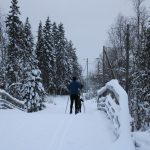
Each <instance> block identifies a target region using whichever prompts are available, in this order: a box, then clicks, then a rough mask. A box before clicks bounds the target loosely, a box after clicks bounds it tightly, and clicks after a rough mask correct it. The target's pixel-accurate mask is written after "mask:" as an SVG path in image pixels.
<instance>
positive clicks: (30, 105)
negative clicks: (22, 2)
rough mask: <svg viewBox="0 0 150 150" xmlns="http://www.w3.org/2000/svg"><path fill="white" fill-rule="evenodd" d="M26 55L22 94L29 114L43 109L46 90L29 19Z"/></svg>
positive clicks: (24, 55)
mask: <svg viewBox="0 0 150 150" xmlns="http://www.w3.org/2000/svg"><path fill="white" fill-rule="evenodd" d="M24 45H25V49H24V53H23V54H22V75H23V76H22V81H23V82H22V89H21V94H22V97H23V100H24V101H25V108H26V109H27V111H28V112H33V111H34V112H35V111H38V110H41V109H43V106H44V105H43V102H44V97H43V96H44V88H43V86H42V84H41V78H40V75H41V71H40V70H39V69H38V64H37V59H36V54H35V52H34V48H33V47H34V41H33V35H32V32H31V25H30V23H29V19H28V18H27V19H26V22H25V25H24Z"/></svg>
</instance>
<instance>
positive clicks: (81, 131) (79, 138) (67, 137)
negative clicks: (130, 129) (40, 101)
mask: <svg viewBox="0 0 150 150" xmlns="http://www.w3.org/2000/svg"><path fill="white" fill-rule="evenodd" d="M68 98H69V96H55V97H54V96H53V97H52V96H47V97H46V101H47V103H46V106H47V107H46V109H45V110H43V111H39V112H36V113H25V112H23V111H19V110H17V109H13V110H9V109H7V110H0V119H1V123H0V149H1V150H130V149H131V148H132V145H130V146H131V147H130V148H129V146H128V145H124V143H126V144H129V143H130V141H129V140H130V138H129V139H125V138H123V136H122V139H121V138H120V140H117V141H116V137H115V135H114V134H113V133H114V132H113V130H114V128H113V127H112V122H111V121H110V120H108V119H107V117H106V115H105V114H104V112H102V111H98V110H97V103H96V101H95V100H94V99H93V100H88V101H84V104H85V113H84V111H83V108H82V113H80V114H77V115H75V114H72V115H70V114H69V104H68V107H67V113H66V114H65V109H66V104H67V101H68ZM148 134H149V133H147V136H144V135H143V137H145V138H149V139H150V136H149V135H148ZM133 137H134V138H133V141H136V140H137V141H139V139H140V137H141V140H140V141H142V139H143V137H142V136H141V133H140V134H137V133H136V134H135V135H133ZM125 140H127V141H126V142H124V141H125ZM144 141H145V142H147V141H146V140H145V139H144ZM144 146H145V145H144ZM145 147H146V146H145ZM137 150H148V147H147V149H140V148H139V149H137Z"/></svg>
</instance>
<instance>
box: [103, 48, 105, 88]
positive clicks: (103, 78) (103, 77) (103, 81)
mask: <svg viewBox="0 0 150 150" xmlns="http://www.w3.org/2000/svg"><path fill="white" fill-rule="evenodd" d="M104 51H105V46H103V86H104V85H105V70H104V69H105V66H104V58H105V56H104Z"/></svg>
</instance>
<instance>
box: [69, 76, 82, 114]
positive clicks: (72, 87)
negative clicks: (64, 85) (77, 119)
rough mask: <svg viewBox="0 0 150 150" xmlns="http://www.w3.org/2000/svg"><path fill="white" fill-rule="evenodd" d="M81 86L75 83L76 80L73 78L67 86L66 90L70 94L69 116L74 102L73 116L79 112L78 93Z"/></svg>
mask: <svg viewBox="0 0 150 150" xmlns="http://www.w3.org/2000/svg"><path fill="white" fill-rule="evenodd" d="M82 87H83V85H82V84H81V83H79V82H77V78H76V77H73V78H72V82H71V83H70V84H69V85H68V90H69V93H70V100H71V103H70V114H72V107H73V104H74V102H75V114H77V113H78V112H79V100H80V96H79V91H80V90H81V89H82Z"/></svg>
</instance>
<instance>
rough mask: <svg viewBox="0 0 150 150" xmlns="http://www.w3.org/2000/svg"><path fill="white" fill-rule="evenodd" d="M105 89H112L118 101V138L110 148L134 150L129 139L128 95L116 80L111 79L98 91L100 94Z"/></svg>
mask: <svg viewBox="0 0 150 150" xmlns="http://www.w3.org/2000/svg"><path fill="white" fill-rule="evenodd" d="M106 89H109V90H111V91H113V93H114V94H115V96H116V98H117V100H118V101H119V106H120V111H119V113H118V115H119V116H118V117H119V123H120V128H119V135H120V136H119V139H118V140H117V141H116V142H115V143H114V144H113V146H112V148H113V149H117V148H119V147H120V149H122V150H134V149H135V148H134V145H133V141H132V139H131V129H130V122H131V116H130V114H129V107H128V95H127V93H126V92H125V90H124V89H123V88H122V87H121V86H120V85H119V83H118V81H117V80H111V81H110V82H108V83H107V84H106V85H105V86H104V87H103V88H102V89H100V90H99V91H98V95H101V94H102V93H103V92H104V91H105V90H106Z"/></svg>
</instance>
